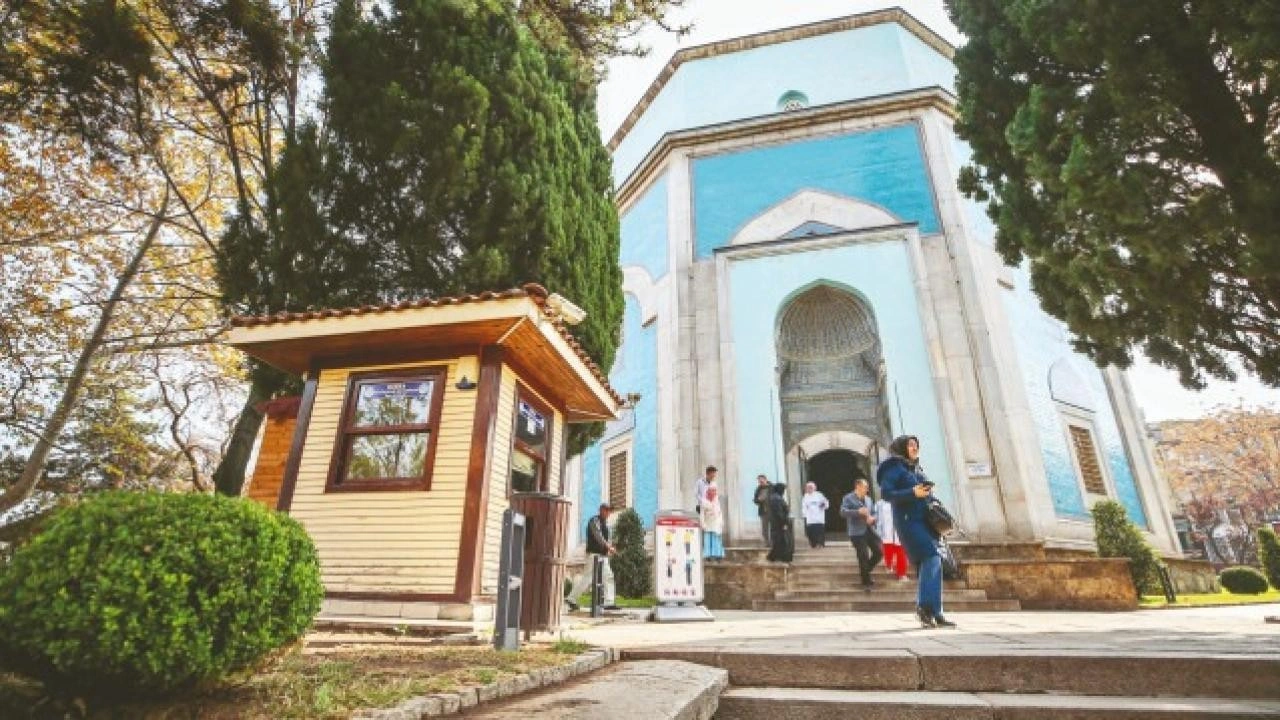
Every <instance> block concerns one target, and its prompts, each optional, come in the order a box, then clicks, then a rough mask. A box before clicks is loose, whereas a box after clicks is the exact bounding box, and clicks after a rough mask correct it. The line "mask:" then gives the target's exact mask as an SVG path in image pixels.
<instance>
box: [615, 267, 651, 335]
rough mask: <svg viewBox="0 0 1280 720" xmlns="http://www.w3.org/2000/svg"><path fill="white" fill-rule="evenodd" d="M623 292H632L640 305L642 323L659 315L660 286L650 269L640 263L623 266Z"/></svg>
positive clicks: (644, 323)
mask: <svg viewBox="0 0 1280 720" xmlns="http://www.w3.org/2000/svg"><path fill="white" fill-rule="evenodd" d="M622 292H624V293H628V294H630V295H631V296H632V297H634V298H635V299H636V303H637V304H638V305H639V306H640V324H641V325H642V326H643V325H648V324H649V323H651V322H653V320H654V319H655V318H657V317H658V287H657V285H656V284H655V283H654V281H653V277H651V276H650V275H649V271H648V270H645V269H644V268H642V267H640V266H639V265H628V266H626V267H624V268H622Z"/></svg>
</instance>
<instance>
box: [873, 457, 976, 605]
mask: <svg viewBox="0 0 1280 720" xmlns="http://www.w3.org/2000/svg"><path fill="white" fill-rule="evenodd" d="M889 452H890V456H889V457H888V458H887V459H886V460H885V461H884V462H882V463H880V467H879V468H877V469H876V481H877V482H879V483H880V495H881V497H883V498H884V499H885V500H888V501H889V502H890V503H892V504H893V524H894V527H895V529H896V530H897V531H898V537H899V538H901V539H902V547H903V549H904V550H906V551H907V558H909V559H910V560H911V564H912V565H914V566H915V568H916V574H917V576H918V577H919V583H920V584H919V588H918V589H917V591H916V618H917V619H919V621H920V624H921V625H922V626H924V627H926V628H932V627H955V625H956V624H955V623H953V622H951V621H950V620H948V619H947V618H946V616H945V615H943V613H942V558H941V556H940V555H939V554H938V536H937V535H936V534H935V533H934V532H933V529H932V528H930V527H929V522H928V519H927V518H928V509H929V506H928V503H927V501H926V498H928V497H929V495H930V494H931V493H932V492H933V483H932V482H930V481H929V479H928V478H926V477H925V475H924V472H923V471H922V470H921V469H920V441H919V440H918V439H917V438H916V437H915V436H914V435H902V436H899V437H897V438H895V439H894V441H893V442H892V443H891V444H890V445H889Z"/></svg>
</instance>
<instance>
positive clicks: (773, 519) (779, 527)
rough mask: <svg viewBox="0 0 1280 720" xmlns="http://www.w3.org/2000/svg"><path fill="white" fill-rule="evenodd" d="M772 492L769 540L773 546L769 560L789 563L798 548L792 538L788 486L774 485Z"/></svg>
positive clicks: (770, 498)
mask: <svg viewBox="0 0 1280 720" xmlns="http://www.w3.org/2000/svg"><path fill="white" fill-rule="evenodd" d="M772 490H773V492H772V493H770V494H769V538H770V539H771V540H772V541H773V545H772V546H771V547H770V548H769V560H771V561H773V562H786V563H789V562H791V558H792V557H793V556H794V555H795V550H796V548H795V545H794V541H793V539H792V537H791V517H790V515H791V508H790V506H788V505H787V486H786V485H784V484H783V483H774V485H773V488H772Z"/></svg>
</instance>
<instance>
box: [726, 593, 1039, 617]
mask: <svg viewBox="0 0 1280 720" xmlns="http://www.w3.org/2000/svg"><path fill="white" fill-rule="evenodd" d="M838 597H839V599H833V600H817V599H803V600H797V599H789V600H754V601H752V603H751V609H752V610H755V611H756V612H902V613H910V612H914V611H915V608H916V601H915V595H909V596H907V598H908V599H905V600H894V599H881V598H880V597H878V596H876V595H873V594H871V593H857V592H855V593H849V594H848V595H845V596H838ZM943 606H944V607H945V608H946V610H947V612H948V613H952V612H1011V611H1014V610H1021V609H1022V605H1021V604H1020V603H1019V602H1018V601H1017V600H952V599H950V598H947V597H945V596H944V597H943Z"/></svg>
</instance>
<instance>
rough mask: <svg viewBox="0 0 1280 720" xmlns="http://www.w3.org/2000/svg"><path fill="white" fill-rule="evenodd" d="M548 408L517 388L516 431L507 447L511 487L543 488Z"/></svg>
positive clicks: (545, 486)
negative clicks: (509, 448)
mask: <svg viewBox="0 0 1280 720" xmlns="http://www.w3.org/2000/svg"><path fill="white" fill-rule="evenodd" d="M551 417H552V416H551V409H550V408H548V407H547V406H546V405H544V404H542V402H540V401H539V400H537V399H536V398H535V397H533V395H532V394H531V393H529V392H528V391H526V390H524V389H523V388H521V390H520V393H519V395H518V396H517V400H516V431H515V433H514V435H515V440H514V441H513V444H512V448H511V490H512V491H513V492H546V491H547V490H548V489H549V483H548V482H547V458H548V457H550V454H551Z"/></svg>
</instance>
